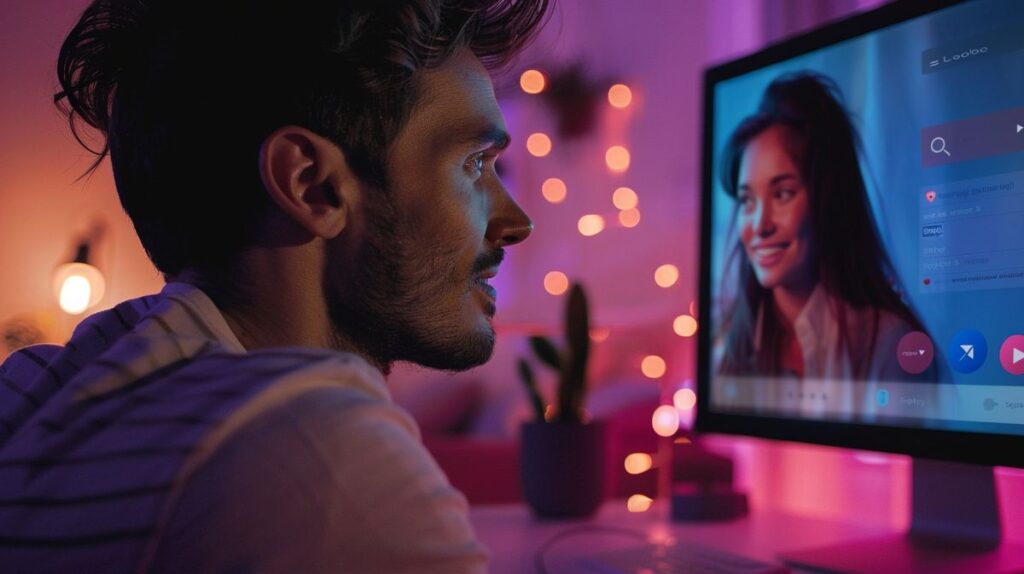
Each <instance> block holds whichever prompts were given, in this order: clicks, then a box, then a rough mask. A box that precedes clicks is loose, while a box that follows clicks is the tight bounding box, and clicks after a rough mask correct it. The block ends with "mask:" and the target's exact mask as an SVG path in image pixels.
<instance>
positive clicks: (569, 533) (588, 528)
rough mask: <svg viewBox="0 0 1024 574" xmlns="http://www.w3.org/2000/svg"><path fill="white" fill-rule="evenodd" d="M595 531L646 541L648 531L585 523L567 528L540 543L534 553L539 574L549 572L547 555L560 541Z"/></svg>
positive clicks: (535, 565) (534, 562) (534, 561)
mask: <svg viewBox="0 0 1024 574" xmlns="http://www.w3.org/2000/svg"><path fill="white" fill-rule="evenodd" d="M595 533H607V534H621V535H623V536H630V537H633V538H639V539H640V540H643V541H644V542H646V541H647V533H645V532H641V531H639V530H632V529H630V528H620V527H617V526H600V525H597V524H584V525H581V526H574V527H572V528H567V529H565V530H563V531H561V532H559V533H558V534H555V535H554V536H552V537H551V538H549V539H548V540H547V541H546V542H544V544H541V545H540V548H538V549H537V553H536V554H535V555H534V558H533V564H534V567H535V568H536V569H537V574H549V573H548V569H547V568H546V567H545V566H544V557H545V555H546V554H547V553H548V552H549V551H550V550H551V549H552V548H553V547H554V546H555V544H558V543H559V542H562V541H563V540H566V539H568V538H573V537H575V536H581V535H583V534H595Z"/></svg>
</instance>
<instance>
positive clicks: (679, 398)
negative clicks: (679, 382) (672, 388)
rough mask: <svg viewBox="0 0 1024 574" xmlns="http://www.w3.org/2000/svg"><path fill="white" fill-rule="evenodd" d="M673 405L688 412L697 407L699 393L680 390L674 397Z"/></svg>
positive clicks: (691, 390) (690, 390)
mask: <svg viewBox="0 0 1024 574" xmlns="http://www.w3.org/2000/svg"><path fill="white" fill-rule="evenodd" d="M672 404H673V405H675V406H676V408H677V409H679V410H681V411H688V410H690V409H692V408H693V407H694V406H696V405H697V393H695V392H693V389H679V390H678V391H676V392H675V394H673V395H672Z"/></svg>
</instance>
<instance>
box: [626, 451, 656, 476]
mask: <svg viewBox="0 0 1024 574" xmlns="http://www.w3.org/2000/svg"><path fill="white" fill-rule="evenodd" d="M623 465H624V466H625V467H626V472H628V473H629V474H642V473H645V472H647V471H648V470H651V467H652V466H654V459H653V458H651V455H649V454H647V453H646V452H634V453H632V454H630V455H629V456H627V457H626V460H625V462H624V463H623Z"/></svg>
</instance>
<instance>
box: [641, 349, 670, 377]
mask: <svg viewBox="0 0 1024 574" xmlns="http://www.w3.org/2000/svg"><path fill="white" fill-rule="evenodd" d="M666 370H667V367H666V366H665V359H662V358H661V357H659V356H658V355H647V356H646V357H644V360H643V361H641V363H640V371H641V372H642V373H643V374H644V376H645V377H647V378H649V379H658V378H661V377H662V376H663V375H664V374H665V371H666Z"/></svg>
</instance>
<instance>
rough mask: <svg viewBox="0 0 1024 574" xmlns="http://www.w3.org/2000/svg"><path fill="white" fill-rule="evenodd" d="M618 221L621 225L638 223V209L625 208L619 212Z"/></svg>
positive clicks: (630, 225)
mask: <svg viewBox="0 0 1024 574" xmlns="http://www.w3.org/2000/svg"><path fill="white" fill-rule="evenodd" d="M619 223H621V224H622V226H623V227H636V226H637V225H639V224H640V210H639V209H627V210H625V211H620V212H619Z"/></svg>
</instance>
